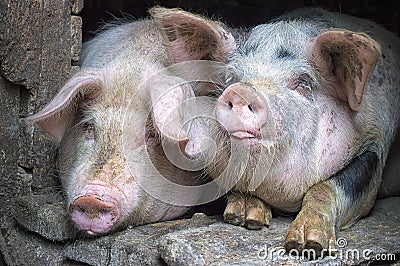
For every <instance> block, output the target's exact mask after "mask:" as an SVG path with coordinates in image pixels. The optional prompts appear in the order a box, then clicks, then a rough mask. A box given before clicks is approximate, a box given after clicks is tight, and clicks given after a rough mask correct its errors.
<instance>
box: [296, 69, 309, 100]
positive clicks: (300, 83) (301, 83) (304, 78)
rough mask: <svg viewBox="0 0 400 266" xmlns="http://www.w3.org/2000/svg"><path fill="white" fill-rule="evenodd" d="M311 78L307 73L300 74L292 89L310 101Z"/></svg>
mask: <svg viewBox="0 0 400 266" xmlns="http://www.w3.org/2000/svg"><path fill="white" fill-rule="evenodd" d="M312 83H313V82H312V78H311V77H310V76H309V75H307V74H302V75H300V77H299V78H298V79H297V81H296V82H295V84H294V88H293V90H295V91H297V92H298V93H300V94H301V95H303V96H304V97H306V98H307V99H309V100H310V101H312V100H313V91H312Z"/></svg>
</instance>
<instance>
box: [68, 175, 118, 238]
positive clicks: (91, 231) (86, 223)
mask: <svg viewBox="0 0 400 266" xmlns="http://www.w3.org/2000/svg"><path fill="white" fill-rule="evenodd" d="M70 212H71V218H72V220H73V221H74V223H75V224H76V226H77V227H78V229H79V230H82V231H86V233H87V234H88V235H93V236H95V235H98V234H104V233H107V232H108V231H110V230H111V229H112V228H113V226H114V225H115V224H116V223H117V221H118V220H119V217H120V206H119V198H118V196H117V194H116V193H115V192H114V191H113V190H112V189H111V188H110V187H109V186H108V185H106V184H104V183H102V182H100V181H96V182H94V183H91V184H88V185H86V186H85V187H84V189H83V191H82V195H81V196H78V197H77V198H76V199H75V200H73V201H72V202H71V204H70Z"/></svg>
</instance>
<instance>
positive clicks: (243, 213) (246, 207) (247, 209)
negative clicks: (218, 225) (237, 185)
mask: <svg viewBox="0 0 400 266" xmlns="http://www.w3.org/2000/svg"><path fill="white" fill-rule="evenodd" d="M271 216H272V214H271V208H270V207H269V206H268V205H267V204H266V203H265V202H264V201H262V200H261V199H259V198H257V197H254V196H251V195H245V194H240V193H231V194H230V195H228V204H227V206H226V208H225V211H224V220H225V222H227V223H230V224H233V225H239V226H243V227H247V228H248V229H261V228H262V227H263V226H268V225H269V221H270V219H271Z"/></svg>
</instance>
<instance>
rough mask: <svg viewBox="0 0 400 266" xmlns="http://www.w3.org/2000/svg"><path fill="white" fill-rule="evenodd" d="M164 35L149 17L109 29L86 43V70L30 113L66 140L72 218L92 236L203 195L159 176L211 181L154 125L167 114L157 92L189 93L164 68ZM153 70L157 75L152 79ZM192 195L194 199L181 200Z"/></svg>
mask: <svg viewBox="0 0 400 266" xmlns="http://www.w3.org/2000/svg"><path fill="white" fill-rule="evenodd" d="M161 40H162V37H161V34H160V32H159V30H158V29H157V27H156V26H155V24H154V23H153V22H152V21H150V20H143V21H136V22H132V23H128V24H123V25H119V26H114V27H109V28H107V29H106V30H105V31H103V32H101V33H100V34H98V35H97V36H96V37H95V38H94V39H93V40H91V41H89V42H88V43H86V44H85V45H84V48H83V50H82V54H81V57H82V60H81V70H80V71H79V72H78V73H77V74H75V75H74V76H73V77H71V78H70V79H69V80H68V81H67V82H66V84H65V85H64V86H63V87H62V88H61V90H60V91H59V93H58V94H57V95H56V96H55V98H54V99H53V100H52V101H51V102H50V103H49V104H48V105H47V106H46V107H44V108H43V109H42V110H41V111H40V112H38V113H36V114H34V115H32V116H30V117H28V118H27V121H28V122H30V123H36V124H37V125H39V126H40V127H41V128H42V129H44V130H45V131H46V132H48V133H49V134H50V135H52V136H53V137H54V138H55V140H56V141H57V142H58V143H59V149H58V150H59V157H58V165H59V172H60V179H61V182H62V185H63V187H64V190H65V194H66V196H67V199H68V207H69V210H70V213H71V218H72V220H73V221H74V223H75V224H76V226H77V228H78V229H80V230H82V231H84V232H86V233H87V234H89V235H98V234H105V233H109V232H112V231H115V230H116V229H119V228H123V227H126V226H128V225H140V224H144V223H150V222H156V221H162V220H167V219H173V218H176V217H178V216H180V215H182V214H184V213H185V212H186V211H187V210H188V209H189V206H193V205H194V204H195V202H196V199H197V198H198V197H199V195H197V194H196V192H194V193H191V194H186V195H185V194H184V193H182V192H181V191H179V190H175V191H173V192H170V191H169V192H168V191H166V188H165V187H163V186H162V184H161V183H159V182H158V181H159V180H160V177H162V178H161V179H165V180H168V181H170V182H171V183H173V184H177V185H179V186H192V185H197V184H200V183H202V182H203V181H204V180H203V177H202V175H201V172H198V171H189V170H187V169H186V170H183V169H181V168H179V167H177V166H175V165H174V164H172V163H171V162H170V161H169V160H168V158H167V157H166V155H165V153H164V150H163V148H162V145H161V139H160V136H159V135H158V133H157V130H156V129H155V127H154V126H153V121H156V123H158V124H159V123H160V121H165V118H164V117H163V116H164V115H166V114H165V112H164V110H165V108H166V107H165V105H164V103H163V101H162V99H161V100H160V101H158V102H156V103H154V108H152V102H151V97H152V96H151V95H153V94H155V95H160V92H163V91H164V90H165V92H167V91H168V89H170V87H171V86H172V87H174V88H175V89H174V90H173V96H172V97H170V99H173V101H174V102H175V103H177V102H179V101H183V100H184V99H186V98H188V97H190V93H189V94H188V93H187V89H186V88H184V87H183V85H182V86H180V85H179V84H182V80H181V79H180V78H179V77H175V76H173V75H169V74H168V73H167V72H165V71H164V72H162V70H163V69H164V68H165V66H167V65H168V64H169V63H170V60H169V57H168V54H167V53H166V49H165V48H164V46H163V44H162V41H161ZM160 72H162V73H164V74H162V75H160V74H158V75H157V73H160ZM154 75H157V78H156V79H153V80H156V81H155V82H154V83H153V84H148V83H146V81H147V80H148V79H149V78H150V77H152V76H154ZM176 84H178V85H176ZM188 89H189V90H190V88H188ZM154 92H158V93H154ZM169 95H170V94H169ZM154 97H155V96H154ZM172 121H173V120H172ZM182 140H184V138H183V139H182ZM143 184H147V188H148V189H145V188H144V186H143ZM149 191H150V192H154V193H149ZM155 194H157V195H162V196H163V197H164V198H163V199H160V198H159V197H157V195H155ZM165 194H167V195H165ZM187 198H190V199H191V202H192V203H193V204H191V205H189V204H182V205H180V204H179V203H180V202H182V203H183V202H187V201H185V199H187ZM168 199H170V200H168Z"/></svg>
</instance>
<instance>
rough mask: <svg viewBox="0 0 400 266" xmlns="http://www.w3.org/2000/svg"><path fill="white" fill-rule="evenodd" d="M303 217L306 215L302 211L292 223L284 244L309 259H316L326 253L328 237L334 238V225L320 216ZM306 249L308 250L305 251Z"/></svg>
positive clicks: (286, 247) (288, 249)
mask: <svg viewBox="0 0 400 266" xmlns="http://www.w3.org/2000/svg"><path fill="white" fill-rule="evenodd" d="M302 217H304V216H301V213H300V214H299V215H298V217H297V218H296V219H295V220H294V221H293V222H292V224H291V225H290V228H289V231H288V233H287V235H286V239H285V243H284V246H285V249H286V251H288V252H290V251H291V250H297V251H298V252H299V253H301V254H302V255H304V256H306V257H308V259H310V260H314V259H317V258H319V257H321V256H323V255H324V252H323V251H324V250H327V248H328V239H333V238H334V232H333V231H332V228H334V227H333V226H331V225H329V224H327V223H324V221H323V220H321V217H319V216H316V217H313V218H312V215H311V214H310V215H309V217H308V218H305V219H303V218H302ZM324 229H326V230H324ZM328 236H330V237H328ZM305 250H306V251H307V252H303V251H305ZM326 254H328V253H326ZM326 254H325V255H326Z"/></svg>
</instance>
